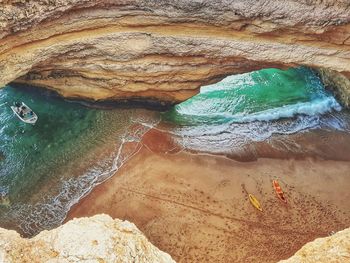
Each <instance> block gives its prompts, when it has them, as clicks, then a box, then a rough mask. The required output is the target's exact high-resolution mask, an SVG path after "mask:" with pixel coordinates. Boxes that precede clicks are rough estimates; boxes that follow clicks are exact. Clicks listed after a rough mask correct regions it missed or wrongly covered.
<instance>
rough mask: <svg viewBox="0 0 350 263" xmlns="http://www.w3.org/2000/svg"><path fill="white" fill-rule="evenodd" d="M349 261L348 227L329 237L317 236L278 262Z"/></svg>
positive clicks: (349, 236) (349, 229)
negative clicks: (287, 257)
mask: <svg viewBox="0 0 350 263" xmlns="http://www.w3.org/2000/svg"><path fill="white" fill-rule="evenodd" d="M306 262H310V263H313V262H317V263H323V262H324V263H332V262H337V263H341V262H344V263H345V262H350V228H348V229H345V230H343V231H339V232H338V233H336V234H334V235H333V236H330V237H325V238H318V239H316V240H314V241H312V242H310V243H307V244H306V245H305V246H303V247H302V248H301V249H300V250H299V251H298V252H297V253H295V255H294V256H292V257H291V258H289V259H287V260H282V261H280V263H306Z"/></svg>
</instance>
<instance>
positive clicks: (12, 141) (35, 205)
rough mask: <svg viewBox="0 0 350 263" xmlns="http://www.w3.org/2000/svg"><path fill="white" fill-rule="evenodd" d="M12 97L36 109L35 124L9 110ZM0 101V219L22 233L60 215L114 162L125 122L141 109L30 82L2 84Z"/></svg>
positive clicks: (125, 129)
mask: <svg viewBox="0 0 350 263" xmlns="http://www.w3.org/2000/svg"><path fill="white" fill-rule="evenodd" d="M14 101H24V102H25V103H26V104H27V105H28V106H29V107H30V108H32V110H33V111H34V112H35V113H36V114H37V115H38V117H39V119H38V121H37V123H36V124H35V125H34V126H32V125H29V124H25V123H22V122H20V121H19V119H18V118H17V117H16V116H15V115H14V114H13V112H12V110H11V109H10V105H11V104H12V103H13V102H14ZM0 105H1V106H0V127H1V128H0V139H1V144H0V194H2V195H3V196H4V198H3V200H2V205H0V224H1V225H8V224H9V225H10V226H11V227H12V222H16V223H15V226H13V227H14V228H16V224H17V225H19V228H20V229H19V230H20V231H22V232H24V233H25V234H33V233H35V232H37V231H39V230H41V229H43V228H50V226H51V225H57V223H59V221H62V220H63V219H64V216H65V213H66V212H67V210H68V209H69V207H70V206H71V205H72V203H74V202H76V201H77V200H78V199H79V198H80V197H81V196H82V195H83V194H84V193H85V192H86V191H89V190H90V189H91V187H93V185H94V183H97V182H98V180H100V179H101V178H100V177H101V174H104V173H106V172H108V171H109V170H110V169H111V167H112V166H113V165H114V166H115V165H116V164H115V162H116V160H115V158H116V156H117V154H118V150H120V149H119V147H120V145H122V143H123V142H124V141H125V140H126V138H127V137H126V136H127V135H128V127H130V126H131V125H133V124H134V122H135V121H136V122H138V121H140V118H141V120H142V113H141V112H140V110H131V109H129V110H125V109H114V110H101V109H91V108H87V107H85V106H82V105H80V104H78V103H70V102H67V101H65V100H63V99H61V98H58V97H55V96H52V94H48V93H46V92H42V91H38V90H36V89H32V88H21V89H19V88H13V87H10V86H7V87H5V88H3V89H0ZM114 168H115V167H114ZM34 222H35V223H34ZM31 224H36V226H34V227H32V226H31Z"/></svg>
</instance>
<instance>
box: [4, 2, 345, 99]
mask: <svg viewBox="0 0 350 263" xmlns="http://www.w3.org/2000/svg"><path fill="white" fill-rule="evenodd" d="M295 65H307V66H310V67H315V68H325V69H328V70H333V71H335V72H338V73H339V74H342V76H343V77H344V78H349V77H350V3H349V1H348V0H337V1H334V0H307V1H305V0H285V1H276V0H245V1H241V0H218V1H212V0H120V1H112V0H110V1H109V0H97V1H91V0H90V1H88V0H38V1H25V0H12V1H11V0H7V1H6V0H3V1H1V3H0V86H4V85H5V84H7V83H9V82H13V81H14V82H17V83H26V84H32V85H36V86H42V87H47V88H50V89H53V90H55V91H57V92H58V93H60V94H61V95H63V96H66V97H71V98H85V99H92V100H117V99H127V98H134V99H156V100H161V101H168V102H179V101H182V100H185V99H186V98H188V97H190V96H192V95H194V94H195V93H196V92H198V88H199V87H200V86H201V85H203V84H209V83H213V82H216V81H219V80H220V79H222V78H223V77H224V76H226V75H229V74H235V73H243V72H248V71H252V70H257V69H260V68H265V67H280V68H284V67H288V66H295Z"/></svg>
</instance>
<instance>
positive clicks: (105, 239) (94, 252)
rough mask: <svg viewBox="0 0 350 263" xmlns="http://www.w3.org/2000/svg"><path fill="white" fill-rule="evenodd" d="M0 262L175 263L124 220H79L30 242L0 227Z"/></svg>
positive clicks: (43, 233) (99, 217)
mask: <svg viewBox="0 0 350 263" xmlns="http://www.w3.org/2000/svg"><path fill="white" fill-rule="evenodd" d="M0 262H2V263H8V262H11V263H12V262H13V263H22V262H60V263H62V262H145V263H146V262H147V263H149V262H154V263H160V262H164V263H165V262H175V261H174V260H172V258H171V257H170V256H169V255H168V254H166V253H164V252H162V251H160V250H159V249H158V248H156V247H155V246H153V245H152V244H151V243H150V242H149V241H148V240H147V239H146V237H145V236H144V235H143V234H142V233H141V232H140V231H139V230H138V229H137V228H136V226H135V225H134V224H132V223H129V222H128V221H121V220H118V219H115V220H113V219H112V218H111V217H110V216H107V215H96V216H93V217H91V218H80V219H74V220H72V221H69V222H68V223H66V224H64V225H63V226H60V227H58V228H56V229H53V230H50V231H43V232H41V233H40V234H39V235H37V236H36V237H34V238H32V239H24V238H21V237H20V235H19V234H18V233H17V232H15V231H12V230H6V229H3V228H0Z"/></svg>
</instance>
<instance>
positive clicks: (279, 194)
mask: <svg viewBox="0 0 350 263" xmlns="http://www.w3.org/2000/svg"><path fill="white" fill-rule="evenodd" d="M272 185H273V188H274V189H275V192H276V194H277V197H278V198H279V199H280V200H281V201H283V202H285V203H287V199H286V198H285V197H284V193H283V191H282V189H281V186H280V185H279V183H278V182H277V180H273V181H272Z"/></svg>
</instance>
